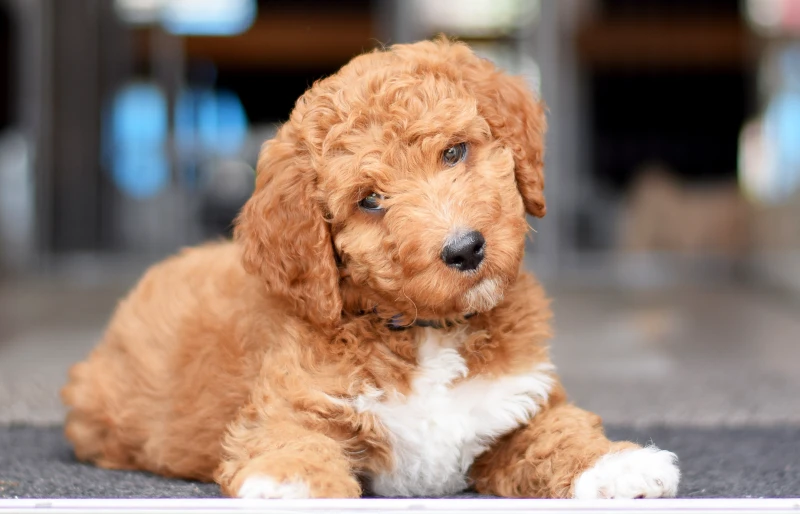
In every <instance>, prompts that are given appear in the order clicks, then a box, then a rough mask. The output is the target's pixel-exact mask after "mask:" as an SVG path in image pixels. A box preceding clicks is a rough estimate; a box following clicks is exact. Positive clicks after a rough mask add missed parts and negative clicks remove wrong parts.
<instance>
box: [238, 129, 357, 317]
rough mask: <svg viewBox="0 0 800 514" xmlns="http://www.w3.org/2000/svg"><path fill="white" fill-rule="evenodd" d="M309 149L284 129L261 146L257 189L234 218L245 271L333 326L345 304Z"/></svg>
mask: <svg viewBox="0 0 800 514" xmlns="http://www.w3.org/2000/svg"><path fill="white" fill-rule="evenodd" d="M315 177H316V173H315V172H314V169H313V167H312V166H311V161H310V159H309V157H308V155H307V153H306V151H305V150H304V149H303V148H302V147H301V146H300V145H298V144H297V142H296V139H295V138H294V137H293V136H292V135H291V134H290V127H288V126H284V127H282V128H281V129H280V131H279V132H278V134H277V136H276V137H275V138H274V139H272V140H270V141H268V142H267V143H266V144H265V145H264V147H263V148H262V151H261V155H260V156H259V159H258V168H257V175H256V188H255V192H254V193H253V195H252V196H251V197H250V199H249V200H248V201H247V203H246V204H245V206H244V208H243V209H242V212H241V214H240V215H239V217H238V218H237V220H236V228H235V238H236V240H237V242H238V244H239V245H240V246H241V248H242V262H243V264H244V267H245V269H246V270H247V271H248V272H249V273H252V274H257V275H259V276H260V277H261V278H262V279H263V280H264V281H265V282H266V284H267V287H268V288H269V290H270V292H272V293H274V294H276V295H280V296H281V297H283V298H285V299H286V300H287V301H288V302H290V303H289V306H290V307H291V308H292V309H293V310H294V311H295V312H297V313H298V314H299V315H300V316H301V317H303V318H305V319H307V320H308V321H309V322H311V323H313V324H314V325H317V326H326V327H332V326H333V325H335V324H336V323H337V321H338V320H339V318H340V315H341V310H342V300H341V296H340V293H339V273H338V269H337V267H336V261H335V257H334V254H333V245H332V243H331V236H330V227H329V224H328V223H327V222H326V221H325V218H324V214H323V210H322V207H321V206H320V204H319V201H318V198H317V195H316V194H315V191H316V180H315Z"/></svg>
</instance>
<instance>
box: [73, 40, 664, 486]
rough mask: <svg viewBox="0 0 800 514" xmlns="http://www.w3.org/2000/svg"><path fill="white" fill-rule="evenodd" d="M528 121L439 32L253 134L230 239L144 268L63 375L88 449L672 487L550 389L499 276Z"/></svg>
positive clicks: (340, 77) (278, 474)
mask: <svg viewBox="0 0 800 514" xmlns="http://www.w3.org/2000/svg"><path fill="white" fill-rule="evenodd" d="M544 131H545V119H544V114H543V108H542V106H541V105H540V104H539V103H538V102H537V101H536V100H535V99H534V98H533V97H532V95H531V94H530V93H529V91H528V90H527V88H526V86H525V85H524V83H523V82H522V80H520V79H517V78H512V77H509V76H507V75H505V74H503V73H502V72H500V71H498V70H497V69H496V68H495V67H494V66H493V65H492V64H491V63H490V62H488V61H485V60H482V59H479V58H478V57H476V56H475V55H474V54H473V53H472V52H471V51H470V50H469V48H467V47H466V46H464V45H462V44H456V43H451V42H448V41H436V42H422V43H417V44H413V45H397V46H394V47H392V48H390V49H389V50H388V51H381V52H375V53H370V54H367V55H362V56H360V57H357V58H356V59H354V60H353V61H352V62H351V63H349V64H348V65H347V66H345V67H344V68H342V70H341V71H340V72H338V73H337V74H336V75H334V76H332V77H329V78H327V79H324V80H321V81H319V82H318V83H316V84H315V85H314V86H313V87H312V88H311V89H310V90H308V91H307V92H306V93H305V94H304V95H303V96H302V97H301V98H300V100H299V101H298V102H297V105H296V107H295V109H294V111H293V112H292V115H291V118H290V119H289V121H288V122H286V124H284V125H283V127H282V128H281V129H280V130H279V132H278V134H277V135H276V137H275V139H273V140H271V141H269V142H268V143H267V144H266V146H265V147H264V149H263V152H262V154H261V157H260V160H259V164H258V179H257V187H256V191H255V193H254V194H253V196H252V198H251V199H250V200H249V201H248V203H247V204H246V205H245V207H244V209H243V211H242V213H241V216H240V217H239V219H238V222H237V228H236V238H235V242H234V243H224V244H214V245H208V246H204V247H201V248H196V249H191V250H186V251H184V252H182V253H181V254H180V255H178V256H176V257H173V258H171V259H169V260H167V261H165V262H163V263H161V264H158V265H156V266H154V267H153V268H152V269H150V270H149V271H148V272H147V274H146V275H145V276H144V278H143V279H142V280H141V282H140V283H139V284H138V285H137V286H136V288H135V289H134V290H133V292H131V294H130V295H129V296H128V297H127V298H126V299H125V300H124V301H123V302H122V303H121V304H120V305H119V308H118V309H117V312H116V314H115V315H114V317H113V319H112V320H111V324H110V326H109V328H108V331H107V333H106V335H105V337H104V339H103V341H102V343H101V344H100V345H99V346H98V347H97V349H95V350H94V351H93V352H92V354H91V355H90V356H89V358H88V360H87V361H85V362H82V363H80V364H77V365H76V366H75V367H74V368H73V369H72V371H71V373H70V382H69V384H68V385H67V386H66V387H65V388H64V391H63V398H64V401H65V403H66V404H67V405H68V406H69V407H70V413H69V417H68V419H67V424H66V433H67V437H68V438H69V439H70V440H71V441H72V443H73V444H74V446H75V452H76V454H77V456H78V457H79V458H80V459H83V460H86V461H90V462H94V463H96V464H98V465H100V466H103V467H107V468H121V469H144V470H150V471H152V472H155V473H159V474H162V475H166V476H175V477H185V478H194V479H199V480H216V481H217V482H219V484H220V485H221V486H222V489H223V491H224V492H225V493H226V494H228V495H231V496H241V497H250V498H253V497H261V498H306V497H311V498H320V497H357V496H359V495H361V494H362V492H363V491H362V488H366V490H367V491H368V492H372V493H375V494H379V495H386V496H414V495H448V494H453V493H456V492H458V491H461V490H463V489H465V488H467V487H469V486H473V487H474V488H475V489H476V490H477V491H479V492H481V493H489V494H496V495H501V496H510V497H555V498H568V497H577V498H595V497H617V498H628V497H659V496H672V495H674V494H675V492H676V489H677V486H678V479H679V472H678V468H677V467H676V465H675V456H674V455H673V454H672V453H669V452H666V451H661V450H658V449H657V448H653V447H650V448H640V447H638V446H636V445H635V444H633V443H627V442H622V443H612V442H610V441H609V440H608V439H606V437H605V436H604V434H603V429H602V427H601V423H600V419H599V418H598V417H597V416H596V415H594V414H590V413H588V412H585V411H582V410H580V409H578V408H576V407H574V406H573V405H571V404H569V403H567V401H566V397H565V394H564V391H563V389H562V387H561V385H560V384H559V381H558V378H557V376H556V374H555V370H554V368H553V366H552V364H551V363H550V360H549V357H548V349H547V341H548V338H549V337H550V317H551V314H550V309H549V307H548V301H547V299H546V297H545V294H544V292H543V291H542V289H541V287H540V286H539V284H538V283H537V282H536V281H535V280H534V279H533V278H532V277H531V276H530V275H528V274H525V273H523V272H520V266H521V262H522V257H523V247H524V240H525V236H526V233H527V231H528V224H527V223H526V218H525V213H526V211H527V212H528V213H530V214H533V215H535V216H543V215H544V213H545V202H544V196H543V192H542V190H543V186H544V180H543V176H542V159H543V152H544V148H543V142H542V137H543V133H544Z"/></svg>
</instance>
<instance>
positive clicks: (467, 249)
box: [442, 230, 486, 271]
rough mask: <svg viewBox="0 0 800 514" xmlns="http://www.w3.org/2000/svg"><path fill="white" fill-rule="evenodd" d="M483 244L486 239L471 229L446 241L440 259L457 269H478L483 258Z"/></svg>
mask: <svg viewBox="0 0 800 514" xmlns="http://www.w3.org/2000/svg"><path fill="white" fill-rule="evenodd" d="M485 246H486V240H485V239H483V236H482V235H481V233H480V232H478V231H477V230H473V231H472V232H469V233H467V234H464V235H463V236H459V238H458V239H456V240H455V241H451V242H449V243H447V244H446V245H445V247H444V249H442V260H443V261H444V263H445V264H447V265H448V266H449V267H451V268H455V269H457V270H459V271H472V270H474V269H478V266H479V265H480V263H481V261H482V260H483V251H484V247H485Z"/></svg>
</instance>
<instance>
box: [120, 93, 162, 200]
mask: <svg viewBox="0 0 800 514" xmlns="http://www.w3.org/2000/svg"><path fill="white" fill-rule="evenodd" d="M167 125H168V121H167V101H166V98H165V97H164V94H163V93H162V92H161V90H160V89H159V88H158V87H156V86H155V85H152V84H130V85H128V86H125V87H123V88H122V89H121V90H120V91H119V92H118V93H117V94H116V95H115V97H114V99H113V101H112V106H111V113H110V120H109V124H108V127H107V129H106V131H105V137H106V141H107V142H106V149H105V150H106V157H107V158H108V159H109V160H110V168H111V175H112V179H113V181H114V184H115V185H116V186H117V187H118V188H119V189H120V190H121V191H122V192H123V193H124V194H126V195H128V196H131V197H133V198H148V197H151V196H154V195H156V194H158V193H159V192H160V191H161V190H162V189H163V188H164V187H165V186H166V185H167V183H168V182H169V162H168V160H167V155H166V147H165V144H166V139H167Z"/></svg>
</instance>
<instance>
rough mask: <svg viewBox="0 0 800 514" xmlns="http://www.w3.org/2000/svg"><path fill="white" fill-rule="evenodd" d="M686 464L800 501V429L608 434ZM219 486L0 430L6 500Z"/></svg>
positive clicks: (710, 483)
mask: <svg viewBox="0 0 800 514" xmlns="http://www.w3.org/2000/svg"><path fill="white" fill-rule="evenodd" d="M608 433H609V435H610V436H611V437H612V438H614V439H622V438H624V439H632V440H635V441H638V442H639V443H643V444H645V443H649V442H651V441H652V442H653V443H655V444H656V445H658V446H660V447H662V448H666V449H669V450H672V451H674V452H676V453H677V454H678V456H679V457H680V459H681V469H682V471H683V481H682V484H681V491H680V495H681V496H683V497H690V498H704V497H735V498H749V497H755V498H762V497H767V498H769V497H800V427H792V428H789V427H784V428H730V429H698V428H652V429H647V430H640V429H629V428H609V429H608ZM219 495H220V493H219V488H218V487H217V486H216V485H214V484H199V483H195V482H185V481H181V480H168V479H163V478H160V477H156V476H153V475H150V474H147V473H138V472H124V471H106V470H101V469H97V468H94V467H91V466H87V465H84V464H81V463H78V462H76V461H75V459H74V457H73V455H72V452H71V451H70V447H69V445H68V444H67V443H66V441H65V440H64V439H63V437H62V435H61V430H60V429H59V428H31V427H24V426H17V427H0V498H209V497H217V496H219Z"/></svg>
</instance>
